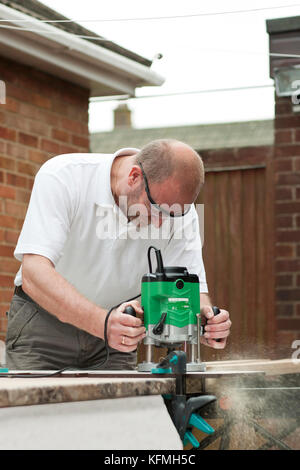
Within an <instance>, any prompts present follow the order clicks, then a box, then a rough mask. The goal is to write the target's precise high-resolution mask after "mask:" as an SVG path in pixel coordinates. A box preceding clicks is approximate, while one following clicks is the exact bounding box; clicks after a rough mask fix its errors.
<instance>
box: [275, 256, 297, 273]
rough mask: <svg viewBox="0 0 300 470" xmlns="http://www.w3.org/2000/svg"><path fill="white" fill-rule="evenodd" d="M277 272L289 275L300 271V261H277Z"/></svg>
mask: <svg viewBox="0 0 300 470" xmlns="http://www.w3.org/2000/svg"><path fill="white" fill-rule="evenodd" d="M276 271H277V272H278V273H279V272H281V273H289V272H297V271H300V259H292V260H277V261H276Z"/></svg>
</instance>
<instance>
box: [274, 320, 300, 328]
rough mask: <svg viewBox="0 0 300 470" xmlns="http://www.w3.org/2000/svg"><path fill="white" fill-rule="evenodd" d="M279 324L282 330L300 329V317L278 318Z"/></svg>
mask: <svg viewBox="0 0 300 470" xmlns="http://www.w3.org/2000/svg"><path fill="white" fill-rule="evenodd" d="M277 325H278V328H279V329H280V330H291V331H296V330H299V331H300V319H299V318H288V319H282V320H281V319H278V321H277Z"/></svg>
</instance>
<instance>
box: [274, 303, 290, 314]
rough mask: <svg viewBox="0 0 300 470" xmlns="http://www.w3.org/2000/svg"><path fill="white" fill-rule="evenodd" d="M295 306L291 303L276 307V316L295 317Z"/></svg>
mask: <svg viewBox="0 0 300 470" xmlns="http://www.w3.org/2000/svg"><path fill="white" fill-rule="evenodd" d="M293 313H294V306H293V304H291V303H289V304H288V303H284V304H281V303H280V304H278V303H277V305H276V315H278V316H293Z"/></svg>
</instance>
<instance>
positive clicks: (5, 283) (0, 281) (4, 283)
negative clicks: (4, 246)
mask: <svg viewBox="0 0 300 470" xmlns="http://www.w3.org/2000/svg"><path fill="white" fill-rule="evenodd" d="M6 262H7V261H5V262H4V266H3V267H4V269H5V263H6ZM13 285H14V277H13V276H7V275H1V274H0V286H1V287H12V286H13Z"/></svg>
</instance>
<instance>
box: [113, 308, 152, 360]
mask: <svg viewBox="0 0 300 470" xmlns="http://www.w3.org/2000/svg"><path fill="white" fill-rule="evenodd" d="M129 305H131V306H132V307H133V308H134V309H135V311H136V314H137V315H140V316H142V315H143V309H142V308H141V306H140V304H139V302H138V301H137V300H134V301H131V302H125V303H123V304H121V305H120V306H119V307H118V308H117V309H114V310H113V311H112V313H111V314H110V317H109V320H108V324H107V338H108V344H109V346H110V347H111V348H114V349H117V350H118V351H121V352H131V351H134V350H135V349H136V348H137V345H138V343H139V342H140V341H142V339H143V338H145V336H146V334H145V332H146V328H145V327H144V326H143V323H142V320H141V319H140V318H138V317H133V316H131V315H128V314H127V313H123V312H124V311H125V308H126V307H128V306H129Z"/></svg>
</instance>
